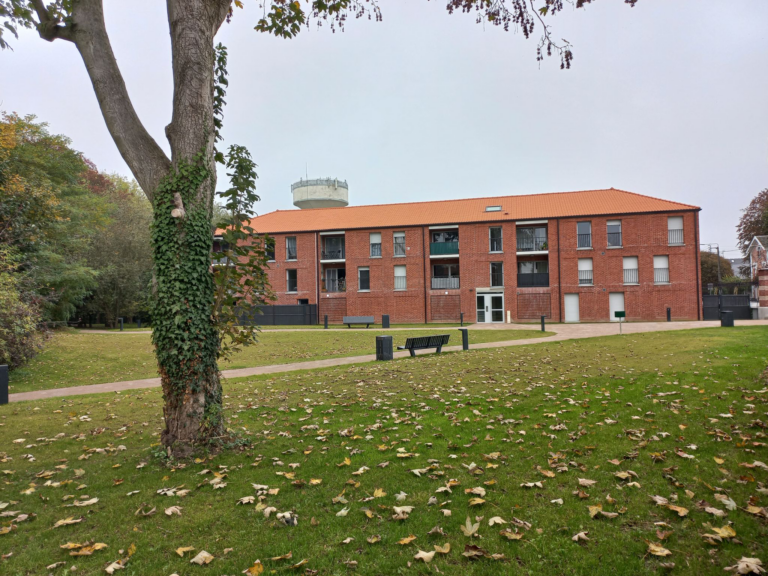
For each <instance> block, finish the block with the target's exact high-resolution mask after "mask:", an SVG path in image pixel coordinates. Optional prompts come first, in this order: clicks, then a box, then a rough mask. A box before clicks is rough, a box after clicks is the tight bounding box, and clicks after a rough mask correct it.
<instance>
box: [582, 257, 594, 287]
mask: <svg viewBox="0 0 768 576" xmlns="http://www.w3.org/2000/svg"><path fill="white" fill-rule="evenodd" d="M593 283H594V282H593V277H592V258H579V285H580V286H592V284H593Z"/></svg>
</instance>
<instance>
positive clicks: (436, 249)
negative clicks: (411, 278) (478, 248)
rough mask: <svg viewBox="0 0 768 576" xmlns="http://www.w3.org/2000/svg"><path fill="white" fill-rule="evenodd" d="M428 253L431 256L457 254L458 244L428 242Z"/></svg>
mask: <svg viewBox="0 0 768 576" xmlns="http://www.w3.org/2000/svg"><path fill="white" fill-rule="evenodd" d="M429 253H430V254H431V255H432V256H446V255H449V254H458V253H459V243H458V241H456V242H430V244H429Z"/></svg>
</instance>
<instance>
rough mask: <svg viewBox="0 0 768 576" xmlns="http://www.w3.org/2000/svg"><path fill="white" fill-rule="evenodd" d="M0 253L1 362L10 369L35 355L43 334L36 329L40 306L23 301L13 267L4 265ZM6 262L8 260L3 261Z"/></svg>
mask: <svg viewBox="0 0 768 576" xmlns="http://www.w3.org/2000/svg"><path fill="white" fill-rule="evenodd" d="M1 260H2V253H0V364H7V365H8V366H9V367H10V368H11V369H13V368H17V367H18V366H21V365H22V364H24V363H25V362H27V361H28V360H29V359H30V358H32V356H34V355H35V354H37V352H38V351H39V350H40V348H41V346H42V340H43V337H42V334H41V332H40V331H39V330H38V329H37V327H38V323H39V322H40V309H39V306H37V305H35V304H34V303H29V302H24V301H23V299H22V296H21V292H20V290H19V287H18V281H17V278H16V277H15V276H14V275H13V274H14V273H13V271H12V268H11V267H10V266H7V265H3V264H4V262H2V261H1ZM5 263H6V264H7V261H6V262H5Z"/></svg>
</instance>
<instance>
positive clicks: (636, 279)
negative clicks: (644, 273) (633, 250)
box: [624, 256, 640, 284]
mask: <svg viewBox="0 0 768 576" xmlns="http://www.w3.org/2000/svg"><path fill="white" fill-rule="evenodd" d="M639 283H640V274H639V271H638V267H637V256H624V284H639Z"/></svg>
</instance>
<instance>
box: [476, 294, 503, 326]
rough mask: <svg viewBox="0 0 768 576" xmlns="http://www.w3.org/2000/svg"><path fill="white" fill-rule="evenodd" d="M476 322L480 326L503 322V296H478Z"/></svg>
mask: <svg viewBox="0 0 768 576" xmlns="http://www.w3.org/2000/svg"><path fill="white" fill-rule="evenodd" d="M477 321H478V323H482V324H486V323H491V322H504V295H503V294H478V295H477Z"/></svg>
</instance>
